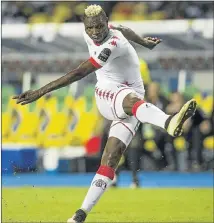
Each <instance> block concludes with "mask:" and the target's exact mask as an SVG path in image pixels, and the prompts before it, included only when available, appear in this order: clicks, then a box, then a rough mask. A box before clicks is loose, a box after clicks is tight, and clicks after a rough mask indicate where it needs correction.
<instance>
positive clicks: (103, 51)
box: [89, 39, 125, 68]
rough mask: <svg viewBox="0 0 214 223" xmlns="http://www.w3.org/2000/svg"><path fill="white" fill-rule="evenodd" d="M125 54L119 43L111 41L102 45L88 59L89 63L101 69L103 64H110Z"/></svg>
mask: <svg viewBox="0 0 214 223" xmlns="http://www.w3.org/2000/svg"><path fill="white" fill-rule="evenodd" d="M124 53H125V47H123V46H122V45H121V44H120V43H119V41H117V39H116V40H114V39H111V40H110V41H108V42H107V43H106V44H103V45H102V46H100V47H99V50H97V52H96V55H94V56H93V57H90V59H89V60H90V61H91V63H92V64H93V65H94V66H95V67H97V68H101V67H103V66H105V64H107V63H109V62H111V61H112V60H114V59H115V58H117V57H120V56H123V55H124Z"/></svg>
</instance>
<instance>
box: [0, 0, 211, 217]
mask: <svg viewBox="0 0 214 223" xmlns="http://www.w3.org/2000/svg"><path fill="white" fill-rule="evenodd" d="M94 3H96V4H100V5H101V6H102V7H103V8H104V9H105V11H106V12H107V14H108V16H109V19H110V23H112V24H122V25H126V26H128V27H130V28H132V29H133V30H134V31H136V32H137V33H138V34H139V35H141V36H156V37H159V38H161V39H163V42H162V43H161V44H160V45H158V47H157V48H155V49H154V50H152V51H150V50H147V49H145V48H143V47H139V46H137V45H136V44H134V43H133V46H134V47H135V49H136V50H137V52H138V55H139V59H140V63H141V73H142V77H143V79H144V83H145V86H146V89H147V92H146V100H147V101H150V102H152V103H153V104H155V105H157V106H158V107H160V108H161V109H163V110H164V111H166V112H167V113H174V112H177V111H178V110H179V109H180V107H181V106H182V105H183V104H184V103H185V101H186V100H188V99H189V98H192V97H194V98H195V99H196V100H197V102H198V109H197V112H196V115H195V116H194V118H193V119H192V120H191V121H189V123H187V125H186V126H185V132H184V135H183V136H181V137H179V138H176V139H172V138H171V137H169V136H167V135H166V134H165V132H163V131H162V130H160V129H157V128H154V127H153V126H151V125H148V124H144V125H141V126H140V128H139V131H138V133H137V134H136V137H135V138H134V139H133V141H132V142H131V144H130V146H129V149H128V150H127V153H126V154H125V155H124V157H123V158H122V159H121V162H120V165H119V168H118V170H117V176H118V179H117V181H116V182H115V184H114V186H119V187H122V186H126V187H129V186H133V187H137V186H141V187H212V185H213V179H212V175H211V173H210V172H211V171H212V170H213V167H214V120H213V118H214V113H213V112H214V104H213V82H214V80H213V59H214V58H213V2H165V1H162V2H78V1H73V2H63V1H59V2H24V1H18V2H7V1H4V2H2V3H1V7H2V11H1V13H2V39H1V43H2V185H3V187H7V186H31V185H34V186H53V185H59V186H88V185H89V184H90V180H91V178H92V177H93V174H94V172H95V171H96V170H97V168H98V166H99V162H100V157H101V154H102V151H103V145H104V144H105V142H106V140H107V134H108V130H109V125H110V123H109V122H108V121H107V120H105V119H103V118H102V117H101V116H100V115H99V113H98V111H97V108H96V104H95V101H94V84H95V82H96V79H95V75H93V74H91V75H90V76H88V77H87V78H85V79H83V80H81V81H79V82H78V83H75V84H73V85H71V86H69V87H67V88H63V89H60V90H58V91H55V92H52V93H51V94H49V95H46V97H43V98H41V99H40V100H38V101H37V102H36V103H32V104H30V105H28V106H24V107H22V106H19V105H16V104H15V102H14V101H13V100H12V99H11V96H13V95H16V94H19V93H21V92H22V91H25V90H28V89H36V88H38V87H40V86H42V85H44V84H46V83H48V82H50V81H52V80H54V79H56V78H58V77H60V76H61V75H64V74H65V73H67V72H68V71H69V70H71V69H73V68H75V67H76V66H77V65H78V64H79V63H80V62H82V61H84V60H85V59H87V58H88V51H87V46H86V44H85V42H84V40H83V37H82V30H83V28H84V27H83V24H82V23H81V15H82V13H83V11H84V8H85V7H86V6H87V5H89V4H94ZM5 193H6V192H5ZM5 196H6V195H5ZM8 196H9V195H8ZM20 199H21V198H20ZM5 211H7V210H6V209H5ZM7 213H9V212H7ZM11 213H12V212H10V214H11ZM29 213H30V212H29ZM11 216H12V214H11ZM4 219H6V220H7V221H8V220H10V219H9V218H8V216H7V217H6V218H4ZM23 219H24V218H23ZM23 219H22V218H21V219H20V220H23ZM209 219H210V218H209ZM209 219H208V220H209ZM13 220H14V219H13ZM16 220H17V219H16ZM30 220H32V219H30ZM138 220H139V219H138ZM196 220H198V219H196ZM208 220H207V221H208Z"/></svg>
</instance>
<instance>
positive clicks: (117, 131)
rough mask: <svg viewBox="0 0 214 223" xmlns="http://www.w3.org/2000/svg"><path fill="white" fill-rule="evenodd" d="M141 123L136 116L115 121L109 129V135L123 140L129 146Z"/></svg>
mask: <svg viewBox="0 0 214 223" xmlns="http://www.w3.org/2000/svg"><path fill="white" fill-rule="evenodd" d="M139 125H140V122H139V121H138V120H137V119H136V118H135V117H134V116H130V117H128V118H126V119H124V120H121V121H113V122H112V124H111V127H110V130H109V137H115V138H117V139H119V140H121V141H122V142H123V143H124V144H125V145H126V147H128V145H129V144H130V142H131V141H132V139H133V137H134V136H135V133H136V131H137V130H138V127H139Z"/></svg>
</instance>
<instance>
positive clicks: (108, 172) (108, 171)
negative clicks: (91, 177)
mask: <svg viewBox="0 0 214 223" xmlns="http://www.w3.org/2000/svg"><path fill="white" fill-rule="evenodd" d="M114 173H115V170H114V169H113V168H111V167H109V166H102V165H101V166H100V167H99V169H98V170H97V174H100V175H103V176H105V177H108V178H110V179H111V180H113V179H114Z"/></svg>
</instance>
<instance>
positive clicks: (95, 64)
mask: <svg viewBox="0 0 214 223" xmlns="http://www.w3.org/2000/svg"><path fill="white" fill-rule="evenodd" d="M89 61H90V62H91V63H92V64H93V65H94V66H95V67H96V68H101V67H102V66H101V65H100V64H98V63H97V61H96V60H95V59H94V58H93V57H90V58H89Z"/></svg>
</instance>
